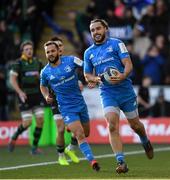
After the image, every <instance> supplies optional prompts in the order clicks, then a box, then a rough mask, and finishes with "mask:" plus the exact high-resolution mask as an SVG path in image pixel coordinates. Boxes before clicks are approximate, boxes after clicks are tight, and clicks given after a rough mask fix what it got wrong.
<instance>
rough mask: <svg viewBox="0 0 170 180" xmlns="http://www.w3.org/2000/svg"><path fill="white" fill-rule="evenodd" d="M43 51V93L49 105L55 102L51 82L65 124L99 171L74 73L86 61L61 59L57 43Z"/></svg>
mask: <svg viewBox="0 0 170 180" xmlns="http://www.w3.org/2000/svg"><path fill="white" fill-rule="evenodd" d="M44 48H45V54H46V57H47V59H48V61H49V63H48V64H47V65H46V66H45V67H44V68H43V70H42V71H41V75H40V90H41V92H42V94H43V96H44V98H45V99H46V101H47V103H51V102H52V100H53V99H52V98H51V96H50V94H49V90H48V85H49V83H50V87H51V88H52V90H53V91H54V93H55V95H56V99H57V101H58V105H59V110H60V112H61V115H62V117H63V119H64V123H65V124H66V125H67V126H68V128H69V130H70V131H71V132H72V133H73V134H74V135H75V137H76V138H77V141H78V144H79V148H80V150H81V152H82V153H83V154H84V156H85V157H86V159H87V160H88V161H89V162H90V164H91V166H92V168H93V169H94V170H96V171H99V169H100V167H99V164H98V162H97V161H96V160H95V159H94V156H93V153H92V151H91V148H90V146H89V144H88V143H87V141H86V138H85V137H87V136H88V135H89V131H90V123H89V116H88V112H87V106H86V104H85V101H84V98H83V96H82V94H81V91H80V88H79V86H78V78H77V74H76V72H75V70H76V68H77V67H78V66H82V65H83V61H81V60H80V59H78V58H76V57H73V56H61V57H59V50H58V45H57V44H56V43H55V42H54V41H48V42H47V43H45V45H44Z"/></svg>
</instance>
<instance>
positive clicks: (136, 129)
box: [130, 123, 141, 131]
mask: <svg viewBox="0 0 170 180" xmlns="http://www.w3.org/2000/svg"><path fill="white" fill-rule="evenodd" d="M130 127H131V128H132V129H133V130H134V131H139V130H140V129H141V125H140V124H137V123H132V124H130Z"/></svg>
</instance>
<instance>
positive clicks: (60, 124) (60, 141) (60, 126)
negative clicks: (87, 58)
mask: <svg viewBox="0 0 170 180" xmlns="http://www.w3.org/2000/svg"><path fill="white" fill-rule="evenodd" d="M50 40H51V41H55V43H56V44H57V45H58V48H59V56H62V55H63V53H64V44H63V41H62V39H60V38H59V37H57V36H54V37H52V38H51V39H50ZM49 90H50V95H51V96H52V98H53V103H52V104H51V109H52V112H53V118H54V120H55V121H56V125H57V152H58V162H59V164H60V165H69V162H68V161H67V159H66V157H65V154H67V155H68V156H69V157H70V158H71V160H72V161H73V162H74V163H79V161H80V160H79V158H78V157H77V156H76V154H75V151H74V150H75V148H76V147H77V144H78V143H77V139H76V138H75V137H74V135H72V136H71V142H70V144H69V145H68V146H67V147H66V148H65V141H64V132H65V125H64V120H63V118H62V116H61V114H60V112H59V109H58V103H57V101H56V96H55V93H54V91H53V90H51V89H50V88H49Z"/></svg>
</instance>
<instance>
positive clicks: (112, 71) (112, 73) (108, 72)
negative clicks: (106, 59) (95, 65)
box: [103, 67, 118, 82]
mask: <svg viewBox="0 0 170 180" xmlns="http://www.w3.org/2000/svg"><path fill="white" fill-rule="evenodd" d="M117 75H118V70H117V69H116V68H115V67H107V68H106V69H105V71H104V74H103V76H104V79H105V80H106V81H108V82H109V81H110V78H111V77H116V76H117Z"/></svg>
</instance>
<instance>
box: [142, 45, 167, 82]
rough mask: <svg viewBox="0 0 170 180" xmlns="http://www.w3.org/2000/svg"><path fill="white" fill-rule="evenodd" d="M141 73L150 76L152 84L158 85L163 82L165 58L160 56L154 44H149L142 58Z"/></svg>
mask: <svg viewBox="0 0 170 180" xmlns="http://www.w3.org/2000/svg"><path fill="white" fill-rule="evenodd" d="M142 64H143V75H144V76H148V77H150V78H151V81H152V85H159V84H162V83H163V79H164V77H163V70H164V69H163V68H164V64H165V59H164V58H163V57H162V56H161V54H160V52H159V49H158V48H157V46H156V45H151V46H150V47H149V49H148V52H147V54H146V56H145V57H144V59H142Z"/></svg>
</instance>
